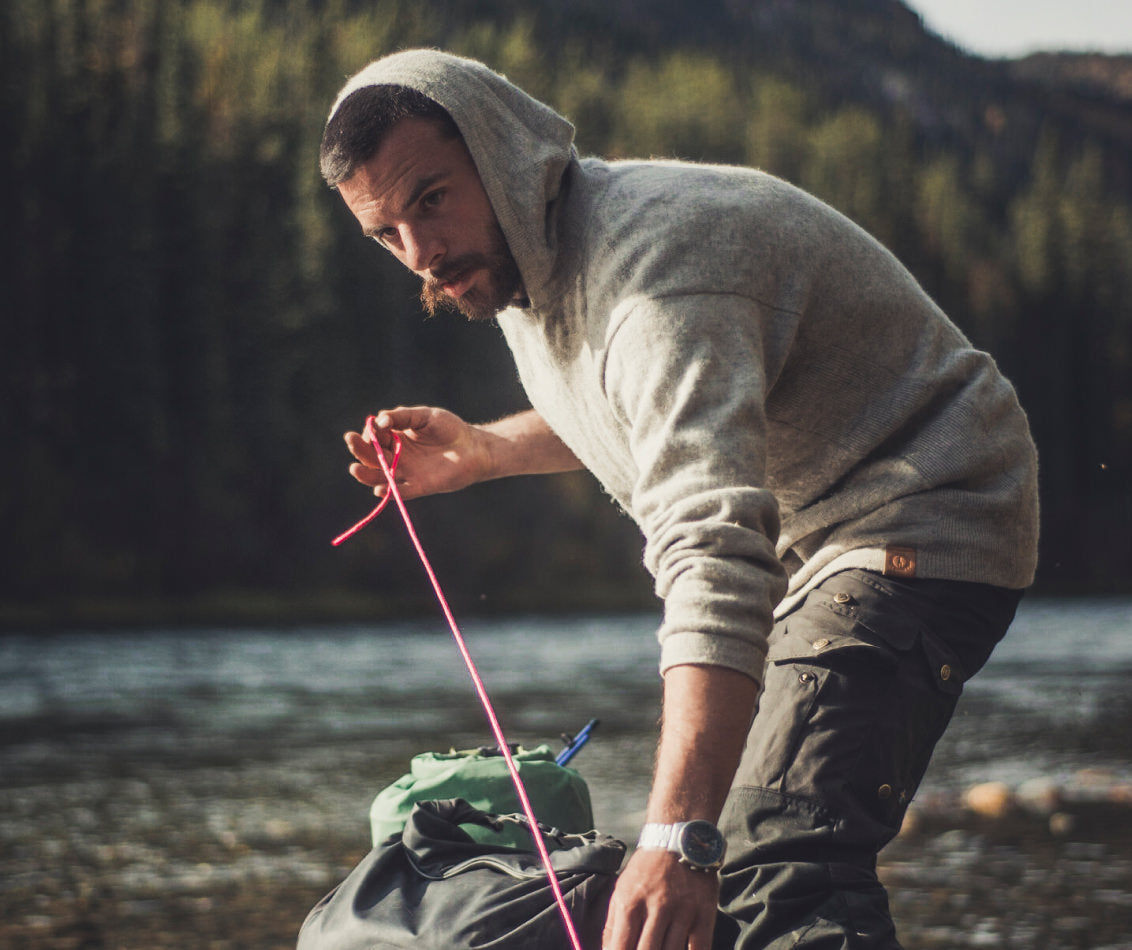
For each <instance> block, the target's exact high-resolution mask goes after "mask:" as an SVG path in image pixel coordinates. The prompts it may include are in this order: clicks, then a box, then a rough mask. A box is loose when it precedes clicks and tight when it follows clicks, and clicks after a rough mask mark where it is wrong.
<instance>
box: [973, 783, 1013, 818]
mask: <svg viewBox="0 0 1132 950" xmlns="http://www.w3.org/2000/svg"><path fill="white" fill-rule="evenodd" d="M966 804H967V808H968V809H970V810H971V811H973V812H974V813H975V814H976V815H982V816H983V817H984V818H1005V817H1006V816H1007V815H1009V814H1010V813H1011V812H1012V811H1013V810H1014V806H1015V798H1014V793H1013V792H1012V791H1011V790H1010V786H1009V785H1007V784H1006V783H1005V782H982V783H980V784H978V785H973V786H971V788H969V789H967V795H966Z"/></svg>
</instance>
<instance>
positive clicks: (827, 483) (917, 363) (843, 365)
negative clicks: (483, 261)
mask: <svg viewBox="0 0 1132 950" xmlns="http://www.w3.org/2000/svg"><path fill="white" fill-rule="evenodd" d="M374 82H395V83H400V84H402V85H408V86H413V87H415V88H418V89H420V90H421V91H422V92H424V93H425V94H427V95H429V96H430V97H431V98H433V99H434V100H436V101H437V102H439V103H440V104H441V105H443V106H444V107H445V108H446V109H447V110H448V111H449V112H450V113H451V114H452V116H453V118H454V119H455V121H456V123H457V125H458V126H459V128H460V130H461V132H462V133H463V135H464V138H465V141H466V142H467V145H468V148H469V151H470V152H471V155H472V158H473V160H474V161H475V163H476V166H477V169H478V170H479V172H480V176H481V179H482V180H483V184H484V187H485V189H486V191H487V194H488V197H489V199H490V200H491V202H492V206H493V208H494V210H495V212H496V215H497V217H498V219H499V222H500V226H501V227H502V229H503V232H504V234H505V236H506V237H507V241H508V244H509V246H510V248H511V251H512V254H513V255H514V257H515V259H516V262H517V263H518V266H519V269H520V272H521V274H522V276H523V279H524V284H525V288H526V291H527V294H528V296H529V298H530V306H529V307H527V308H523V309H520V308H512V309H510V310H507V311H505V312H504V313H502V314H500V316H499V323H500V326H501V327H502V329H503V331H504V334H505V336H506V338H507V341H508V343H509V344H510V347H511V349H512V352H513V353H514V356H515V360H516V363H517V366H518V370H519V374H520V377H521V379H522V382H523V385H524V387H525V389H526V392H527V394H528V397H529V398H530V401H531V404H532V405H533V406H534V408H535V409H536V410H537V411H538V412H539V413H540V415H542V417H543V418H544V419H545V420H546V422H547V423H548V424H549V425H550V426H551V427H552V428H553V429H554V431H555V433H556V434H557V435H558V436H559V437H560V438H561V439H562V440H563V441H564V442H565V443H566V445H567V446H569V448H570V449H571V450H572V451H573V452H574V454H575V455H576V456H577V457H578V458H579V459H580V460H581V461H582V462H583V464H585V466H586V467H587V468H588V469H589V470H590V471H591V472H593V474H594V475H595V476H596V477H597V478H598V479H599V480H600V482H601V483H602V485H603V486H604V487H605V489H606V490H607V491H608V492H609V494H610V495H612V496H613V498H614V499H616V501H617V502H618V503H619V504H620V505H621V506H622V507H623V508H624V510H625V511H626V512H628V514H629V515H630V516H631V517H632V518H633V519H634V520H635V521H636V522H637V524H638V525H639V526H640V529H641V531H642V533H643V535H644V538H645V553H644V559H645V564H646V566H647V567H648V569H649V571H650V572H651V573H652V574H653V576H654V577H655V580H656V591H657V593H658V595H659V596H660V597H661V598H662V599H663V601H664V605H665V613H664V620H663V624H662V626H661V628H660V631H659V634H658V636H659V639H660V642H661V648H662V649H661V669H662V670H663V669H666V668H668V667H670V666H673V665H676V664H683V663H703V664H714V665H721V666H727V667H731V668H733V669H738V670H741V671H743V672H746V673H748V674H749V675H751V676H753V677H755V678H756V679H761V673H762V666H763V662H764V657H765V651H766V638H767V635H768V633H769V631H770V627H771V626H772V624H773V614H774V612H775V610H776V608H777V610H778V611H779V612H780V613H781V612H784V611H786V610H788V609H789V608H790V607H791V606H792V605H793V604H794V603H796V602H797V600H798V599H799V598H800V597H801V596H802V595H803V594H804V593H805V592H806V591H807V590H808V589H809V588H810V587H812V586H813V585H814V584H816V583H818V582H819V581H820V580H822V579H824V578H826V577H828V576H829V575H831V574H833V573H835V572H837V571H841V570H844V569H847V568H865V569H869V570H875V571H888V572H889V573H895V574H898V575H901V576H905V577H909V576H917V577H931V578H943V579H952V580H964V581H979V582H984V583H990V584H996V585H1000V586H1004V587H1012V588H1021V587H1025V586H1027V585H1028V584H1029V583H1030V582H1031V580H1032V578H1033V573H1034V569H1035V562H1036V548H1037V532H1038V527H1037V522H1038V519H1037V463H1036V455H1035V451H1034V447H1033V443H1032V441H1031V438H1030V434H1029V429H1028V426H1027V422H1026V418H1025V415H1024V414H1023V412H1022V410H1021V408H1020V407H1019V404H1018V401H1017V398H1016V397H1015V394H1014V391H1013V389H1012V387H1011V386H1010V384H1009V383H1008V382H1007V381H1006V380H1005V379H1004V378H1003V376H1002V375H1001V374H1000V373H999V371H998V370H997V368H996V366H995V364H994V362H993V360H992V359H991V358H990V357H989V356H988V355H987V354H985V353H982V352H979V351H978V350H975V349H974V348H972V346H971V345H970V343H969V342H968V341H967V340H966V339H965V338H964V336H963V335H962V333H960V331H959V330H958V329H957V328H956V327H955V326H954V325H953V324H952V323H951V322H950V321H949V320H948V319H947V317H946V316H945V315H944V314H943V313H942V312H941V311H940V310H939V308H938V307H936V306H935V304H933V302H932V301H931V300H930V299H929V298H928V296H927V295H926V294H925V293H924V292H923V290H922V289H921V288H920V287H919V286H918V285H917V283H916V281H915V280H914V279H913V278H912V276H911V275H910V274H909V273H908V271H907V270H905V269H904V268H903V267H902V266H901V265H900V263H899V262H898V261H897V260H896V259H895V258H894V257H893V256H892V255H891V254H890V253H889V252H888V251H887V250H885V248H883V247H882V246H881V245H880V244H879V243H878V242H877V241H875V240H874V239H873V238H871V237H870V236H869V235H867V234H866V233H865V232H864V231H862V230H861V229H860V228H858V227H857V226H856V225H854V224H853V223H851V222H850V221H849V220H847V219H846V218H844V217H843V216H841V215H840V214H838V213H837V212H836V211H834V210H833V209H831V208H829V207H828V206H826V205H824V204H822V203H821V202H820V201H818V200H817V199H815V198H813V197H811V196H809V195H807V194H806V193H804V192H803V191H801V190H799V189H797V188H795V187H793V186H791V185H789V184H787V183H785V182H783V181H781V180H779V179H777V178H774V177H772V176H770V175H766V174H763V173H761V172H758V171H753V170H750V169H743V168H728V167H718V166H707V165H695V164H687V163H677V162H604V161H601V160H598V159H585V160H579V158H578V156H577V154H576V152H575V150H574V148H573V145H572V140H573V129H572V127H571V126H570V125H569V123H568V122H566V121H565V120H564V119H562V118H561V117H560V116H558V115H557V114H555V113H554V112H553V111H552V110H550V109H549V108H548V107H546V106H545V105H543V104H541V103H539V102H537V101H535V100H534V99H531V98H530V97H528V96H527V95H526V94H525V93H523V92H521V91H520V90H519V89H517V88H516V87H515V86H514V85H512V84H510V83H509V82H507V81H506V80H505V79H504V78H503V77H500V76H498V75H497V74H495V73H493V72H491V71H490V70H488V69H486V68H485V67H483V66H481V65H480V64H477V63H473V62H471V61H468V60H462V59H458V58H456V57H452V56H449V55H446V54H443V53H437V52H432V51H412V52H408V53H402V54H397V55H395V56H392V57H388V58H386V59H384V60H381V61H379V62H378V63H375V64H373V65H371V66H370V67H368V68H367V69H366V70H365V71H363V72H362V73H361V74H359V76H357V77H355V78H354V79H353V80H352V81H351V83H350V84H349V85H348V86H347V87H346V89H345V90H344V91H343V94H342V95H343V97H344V96H345V95H346V94H347V93H348V92H350V91H352V90H353V89H354V88H357V87H358V86H361V85H365V84H369V83H374Z"/></svg>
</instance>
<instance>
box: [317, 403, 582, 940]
mask: <svg viewBox="0 0 1132 950" xmlns="http://www.w3.org/2000/svg"><path fill="white" fill-rule="evenodd" d="M374 423H375V419H374V417H373V416H370V417H369V418H367V419H366V434H367V435H368V436H369V437H370V439H371V440H372V442H373V445H374V449H375V450H376V452H377V460H378V462H380V463H381V470H382V471H383V472H384V473H385V480H386V481H387V482H388V483H389V491H388V492H387V493H386V495H385V497H384V498H383V499H382V500H381V504H379V505H378V506H377V507H376V508H374V510H373V511H371V512H370V513H369V514H368V515H366V517H365V518H363V519H362V520H361V521H359V522H358V523H357V524H356V525H354V526H353V527H352V528H350V529H349V530H348V531H345V532H343V533H342V534H340V535H339V536H338V537H337V538H335V539H334V541H333V542H331V543H332V544H334V545H339V544H341V543H342V542H343V541H345V540H346V539H347V538H350V537H353V536H354V535H355V534H357V533H358V532H359V531H361V530H362V528H364V527H365V526H366V525H368V524H369V523H370V522H371V521H373V520H374V518H376V517H377V516H378V515H379V514H381V512H382V511H383V510H384V509H385V506H386V505H387V504H389V499H390V498H392V499H393V500H394V501H395V502H396V503H397V508H398V509H399V510H400V512H401V518H402V520H404V522H405V528H406V529H407V530H408V532H409V537H410V538H411V539H412V542H413V547H415V548H416V549H417V554H418V556H419V557H420V559H421V564H423V565H424V569H425V573H427V574H428V579H429V580H430V581H431V582H432V589H433V591H434V592H435V593H436V599H437V600H438V601H439V602H440V608H441V610H443V611H444V616H445V619H447V621H448V626H449V628H450V629H451V630H452V636H453V637H455V638H456V646H457V647H459V649H460V655H461V656H462V657H463V658H464V665H465V666H467V668H468V673H469V674H471V677H472V683H473V684H474V685H475V689H476V695H477V696H479V700H480V704H481V705H482V706H483V709H484V713H486V715H487V721H488V723H489V724H490V726H491V732H492V735H494V736H495V741H496V743H497V744H498V745H499V750H500V752H502V753H503V759H504V761H505V762H506V763H507V771H508V772H510V773H511V781H512V782H513V783H514V784H515V791H516V792H517V793H518V795H519V801H520V803H521V804H522V806H523V814H525V815H526V816H527V822H528V823H529V825H530V832H531V837H532V838H533V839H534V842H535V847H536V848H537V849H538V854H539V857H540V858H541V859H542V865H543V867H544V868H546V877H547V880H548V881H549V882H550V889H551V890H552V891H553V892H554V900H555V901H556V902H557V904H558V911H559V913H560V914H561V915H562V922H563V924H564V925H565V927H566V933H567V934H568V935H569V937H570V945H571V946H572V947H573V948H574V950H582V942H581V940H580V939H579V937H578V931H577V929H576V928H575V927H574V920H573V918H572V917H571V916H570V910H569V908H567V906H566V899H565V898H564V897H563V896H562V888H561V887H560V886H559V884H558V878H557V876H556V875H555V873H554V867H553V865H552V864H551V863H550V852H548V851H547V849H546V842H545V841H544V840H543V836H542V831H541V830H540V829H539V824H538V819H536V818H535V812H534V808H532V807H531V800H530V798H529V797H528V796H527V789H526V787H525V786H524V785H523V780H522V779H521V778H520V777H519V769H518V767H517V766H516V765H515V760H514V758H512V756H511V748H510V746H509V745H508V744H507V740H506V739H505V738H504V736H503V727H502V726H500V724H499V717H498V716H496V714H495V707H494V706H493V705H492V702H491V698H490V697H489V696H488V695H487V688H486V687H485V686H484V683H483V680H482V679H481V678H480V674H479V671H478V670H477V669H476V664H475V661H473V660H472V655H471V653H469V652H468V645H467V643H466V642H465V641H464V636H463V634H461V633H460V628H459V627H458V626H457V625H456V618H455V617H454V616H453V615H452V609H451V608H450V607H449V606H448V599H447V598H446V597H445V596H444V591H443V590H442V589H441V586H440V581H438V580H437V578H436V573H435V572H434V571H433V569H432V564H431V563H430V562H429V559H428V555H427V554H425V550H424V547H423V545H422V544H421V542H420V538H418V537H417V531H416V528H414V527H413V520H412V519H411V518H410V517H409V511H408V509H407V508H406V507H405V502H404V500H403V499H402V498H401V492H400V491H399V490H398V488H397V483H396V481H395V480H394V478H393V473H394V472H396V471H397V460H398V459H399V458H400V457H401V437H400V436H399V435H397V433H396V432H393V433H392V436H393V446H394V447H393V462H392V464H390V463H389V462H388V461H387V460H386V458H385V452H384V451H382V448H381V445H380V444H379V443H378V441H377V432H376V430H375V428H374Z"/></svg>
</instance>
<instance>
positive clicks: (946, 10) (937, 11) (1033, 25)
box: [904, 0, 1132, 57]
mask: <svg viewBox="0 0 1132 950" xmlns="http://www.w3.org/2000/svg"><path fill="white" fill-rule="evenodd" d="M904 2H905V3H906V4H907V5H908V6H909V7H911V8H912V9H913V10H915V11H916V12H917V13H919V14H920V15H921V16H922V17H923V19H924V24H925V25H926V26H927V27H928V29H930V30H932V31H933V32H935V33H938V34H940V35H941V36H944V37H946V38H947V39H949V40H951V41H952V42H953V43H955V44H956V45H958V46H961V47H963V48H965V49H967V50H969V51H970V52H972V53H976V54H978V55H980V56H987V57H1000V56H1005V57H1013V56H1024V55H1026V54H1027V53H1033V52H1038V51H1043V50H1071V51H1073V52H1084V51H1087V52H1103V53H1132V2H1130V0H904Z"/></svg>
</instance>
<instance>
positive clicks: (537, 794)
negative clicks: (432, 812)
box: [369, 745, 594, 848]
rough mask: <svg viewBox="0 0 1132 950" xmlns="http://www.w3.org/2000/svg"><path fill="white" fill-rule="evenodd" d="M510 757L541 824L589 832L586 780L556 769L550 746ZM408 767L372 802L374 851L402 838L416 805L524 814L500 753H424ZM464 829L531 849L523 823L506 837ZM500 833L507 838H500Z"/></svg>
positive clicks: (474, 835) (591, 822) (571, 831)
mask: <svg viewBox="0 0 1132 950" xmlns="http://www.w3.org/2000/svg"><path fill="white" fill-rule="evenodd" d="M512 758H513V759H514V761H515V765H516V767H517V768H518V770H519V776H520V778H522V780H523V787H524V788H525V789H526V790H527V796H528V797H529V798H530V800H531V807H532V808H533V809H534V812H535V817H536V818H537V819H538V820H539V822H540V823H541V824H544V825H550V826H553V827H554V828H557V829H558V830H559V831H562V832H565V833H567V834H584V833H586V832H588V831H591V830H593V827H594V819H593V807H592V805H591V804H590V790H589V788H588V787H587V786H586V782H585V779H583V778H582V776H581V775H579V774H578V773H577V772H575V771H574V770H573V769H571V768H566V767H565V766H563V765H558V764H557V763H556V762H555V761H554V759H555V756H554V753H553V752H552V751H551V749H550V746H548V745H540V746H538V747H537V748H535V749H530V750H526V749H522V748H519V749H517V750H515V751H514V752H512ZM409 769H410V770H409V773H408V774H407V775H402V776H401V777H400V778H399V779H397V781H396V782H394V783H393V784H392V785H390V786H389V787H388V788H386V789H384V790H382V791H381V792H379V793H378V795H377V797H376V798H375V799H374V800H373V805H372V806H371V807H370V813H369V815H370V832H371V834H372V837H373V844H374V847H377V846H378V845H379V844H381V843H382V842H383V841H385V840H387V839H388V838H390V837H391V836H393V835H399V834H401V832H402V830H403V829H404V827H405V822H406V820H407V819H408V817H409V813H410V812H411V811H412V810H413V805H415V804H416V803H417V802H420V801H434V800H442V799H450V798H462V799H464V800H465V801H466V802H469V803H470V804H471V805H472V806H473V807H474V808H477V809H479V810H480V811H485V812H489V813H491V814H495V815H510V814H515V813H519V812H522V810H523V807H522V804H521V803H520V802H519V796H518V793H517V792H516V791H515V786H514V785H513V784H512V781H511V773H510V772H509V771H508V770H507V762H506V761H505V760H504V758H503V756H502V755H500V754H499V752H498V751H495V750H491V751H488V750H484V749H477V750H475V751H472V752H447V753H441V752H425V753H423V754H421V755H418V756H414V757H413V759H412V761H411V762H410V765H409ZM465 830H466V831H467V832H468V834H469V835H471V836H472V838H473V839H475V840H477V841H491V842H494V843H496V844H506V845H507V846H509V847H513V848H530V847H531V840H530V836H529V834H528V832H527V830H526V827H525V826H523V825H512V826H510V827H509V828H508V829H506V831H505V833H501V832H498V831H491V830H489V829H484V828H479V827H477V826H474V825H471V826H468V827H467V828H465ZM504 834H506V835H507V836H509V839H510V840H506V841H504V840H501V839H502V837H503V836H504Z"/></svg>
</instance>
